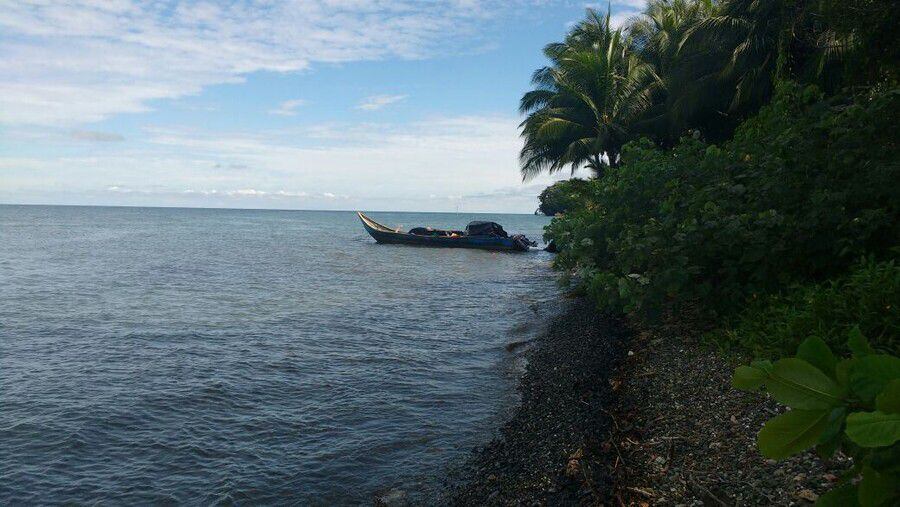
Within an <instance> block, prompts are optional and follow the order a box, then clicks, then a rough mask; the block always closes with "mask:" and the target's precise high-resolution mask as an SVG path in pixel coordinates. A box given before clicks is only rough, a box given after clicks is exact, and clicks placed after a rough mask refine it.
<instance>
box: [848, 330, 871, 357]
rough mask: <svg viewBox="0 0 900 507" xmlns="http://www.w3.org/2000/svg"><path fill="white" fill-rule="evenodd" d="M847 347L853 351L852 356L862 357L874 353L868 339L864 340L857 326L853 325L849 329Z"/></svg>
mask: <svg viewBox="0 0 900 507" xmlns="http://www.w3.org/2000/svg"><path fill="white" fill-rule="evenodd" d="M847 348H849V349H850V351H851V352H853V357H864V356H867V355H869V354H874V353H875V349H873V348H872V346H871V345H869V340H866V337H865V336H863V334H862V331H860V330H859V326H853V329H851V330H850V334H849V339H848V340H847Z"/></svg>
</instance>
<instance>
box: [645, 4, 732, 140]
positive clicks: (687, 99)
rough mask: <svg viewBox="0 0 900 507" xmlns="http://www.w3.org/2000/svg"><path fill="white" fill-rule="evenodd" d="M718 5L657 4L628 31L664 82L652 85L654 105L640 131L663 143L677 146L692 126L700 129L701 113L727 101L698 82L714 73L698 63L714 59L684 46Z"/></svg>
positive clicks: (712, 88) (713, 90) (648, 8)
mask: <svg viewBox="0 0 900 507" xmlns="http://www.w3.org/2000/svg"><path fill="white" fill-rule="evenodd" d="M716 6H717V4H715V3H713V1H712V0H651V1H650V2H648V4H647V7H646V9H645V10H644V12H643V13H641V15H639V16H637V17H635V18H633V19H632V20H631V22H630V23H629V25H628V27H627V31H628V34H629V35H630V36H631V40H632V44H633V45H634V51H635V53H637V54H638V55H639V56H640V58H641V59H642V60H643V61H645V62H647V63H648V64H650V65H652V66H653V68H654V71H655V74H656V76H658V78H659V79H658V80H656V81H655V82H654V83H650V84H649V85H650V86H652V87H653V97H652V101H653V104H652V106H651V107H650V108H649V109H648V110H647V111H646V112H645V114H644V116H643V118H641V119H640V120H639V121H638V122H636V125H635V128H636V129H637V130H638V131H640V132H641V133H644V134H646V135H649V136H651V137H653V138H654V139H656V140H657V142H658V143H660V144H663V145H668V144H671V143H674V142H675V141H677V140H678V137H679V136H680V135H681V134H683V133H684V132H685V131H686V130H687V129H688V128H696V127H698V126H699V125H698V124H697V123H698V122H697V121H696V116H697V114H696V112H697V110H698V109H705V110H709V109H711V108H712V109H715V108H716V106H718V105H719V104H717V102H721V101H720V100H719V101H717V100H715V99H716V95H717V93H716V90H715V88H714V87H710V86H707V85H706V83H704V82H703V81H702V80H698V78H702V76H703V74H706V73H708V70H706V69H703V70H702V71H701V69H699V68H698V65H697V63H698V62H696V60H698V59H700V58H702V59H707V60H708V59H709V54H708V52H704V53H703V54H699V55H698V54H696V53H692V52H690V51H688V50H683V48H682V47H681V44H682V41H683V40H684V38H685V36H686V35H687V34H688V33H689V32H690V31H691V30H692V29H693V28H694V27H695V26H697V24H698V23H700V22H701V21H703V20H704V19H706V18H707V17H709V16H711V15H712V14H713V13H714V12H715V10H716V8H717V7H716ZM719 60H720V61H721V58H720V59H719ZM709 63H710V62H707V66H710V65H709ZM719 95H720V94H719Z"/></svg>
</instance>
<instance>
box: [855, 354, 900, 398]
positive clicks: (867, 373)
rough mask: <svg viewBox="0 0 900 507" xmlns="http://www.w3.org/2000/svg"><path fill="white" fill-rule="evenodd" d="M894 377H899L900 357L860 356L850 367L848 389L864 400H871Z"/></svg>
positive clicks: (884, 355)
mask: <svg viewBox="0 0 900 507" xmlns="http://www.w3.org/2000/svg"><path fill="white" fill-rule="evenodd" d="M894 379H900V358H897V357H894V356H889V355H887V354H878V355H868V356H865V357H862V358H860V359H857V360H856V361H854V363H853V365H852V366H851V368H850V389H851V390H852V391H853V393H854V394H856V395H857V396H859V398H860V399H861V400H863V401H865V402H869V403H871V402H873V401H874V400H875V397H876V396H878V395H879V394H881V391H883V390H884V388H885V386H887V385H888V384H889V383H890V382H891V381H892V380H894Z"/></svg>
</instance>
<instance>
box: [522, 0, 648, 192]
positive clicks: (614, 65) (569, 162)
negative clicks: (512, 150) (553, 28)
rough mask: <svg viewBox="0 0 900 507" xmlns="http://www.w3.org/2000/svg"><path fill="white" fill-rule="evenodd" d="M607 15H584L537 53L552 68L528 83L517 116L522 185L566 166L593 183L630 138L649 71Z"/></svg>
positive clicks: (615, 162) (611, 165)
mask: <svg viewBox="0 0 900 507" xmlns="http://www.w3.org/2000/svg"><path fill="white" fill-rule="evenodd" d="M630 46H631V45H630V42H629V41H628V40H627V38H626V36H625V35H624V34H623V32H622V31H621V30H612V29H611V28H610V25H609V14H608V13H607V14H606V15H605V16H604V15H602V14H598V13H597V12H596V11H593V10H590V9H589V10H588V12H587V19H585V20H584V21H582V22H580V23H579V24H578V25H576V26H575V27H573V29H572V30H571V31H570V32H569V34H568V35H567V36H566V39H565V41H564V42H562V43H556V44H550V45H548V46H547V47H546V48H545V49H544V54H545V55H546V56H547V58H548V59H549V60H550V61H551V65H549V66H547V67H544V68H542V69H538V70H537V71H536V72H535V73H534V76H533V78H532V83H533V84H534V85H535V89H534V90H532V91H530V92H528V93H526V94H525V95H524V96H523V97H522V100H521V103H520V106H519V110H520V112H522V113H523V114H527V115H528V116H527V117H526V118H525V120H524V121H523V122H522V123H521V124H520V125H519V126H520V128H521V129H522V137H523V138H524V139H525V145H524V147H523V148H522V151H521V154H520V162H521V171H522V176H523V179H525V180H527V179H529V178H532V177H534V176H536V175H537V174H540V173H541V172H544V171H547V172H550V173H553V172H556V171H559V170H561V169H563V168H564V167H567V166H570V167H571V170H572V171H573V172H574V171H575V170H577V169H578V168H580V167H587V168H589V169H590V170H591V171H593V173H594V175H595V176H597V177H601V176H603V174H604V173H605V172H606V170H607V168H615V167H617V166H618V163H619V155H620V153H621V150H622V146H623V145H624V144H625V142H627V141H628V139H629V138H630V137H631V132H630V130H629V129H630V127H631V123H632V122H633V121H634V120H635V119H636V118H638V117H639V116H640V115H641V114H642V113H643V112H644V111H645V110H646V108H647V107H648V106H649V105H650V97H651V93H652V90H651V89H650V88H649V87H648V86H647V83H648V82H652V81H653V79H655V78H654V77H653V69H652V66H650V65H648V64H646V63H645V62H642V61H641V60H640V59H638V58H637V57H636V56H635V55H634V54H633V53H632V52H631V50H630Z"/></svg>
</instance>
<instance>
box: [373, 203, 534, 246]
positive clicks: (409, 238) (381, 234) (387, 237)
mask: <svg viewBox="0 0 900 507" xmlns="http://www.w3.org/2000/svg"><path fill="white" fill-rule="evenodd" d="M357 215H359V219H360V221H361V222H362V224H363V228H365V229H366V232H368V233H369V235H370V236H372V238H373V239H375V241H376V242H378V243H386V244H394V245H412V246H425V247H433V248H474V249H478V250H495V251H507V252H524V251H527V250H528V246H527V245H524V244H522V243H521V242H519V241H517V240H516V239H514V238H500V237H495V236H457V237H448V236H420V235H417V234H409V233H405V232H397V231H392V230H391V229H389V228H387V227H385V226H383V225H381V224H379V223H378V222H375V221H374V220H372V219H371V218H369V217H367V216H365V215H363V214H362V213H359V212H357Z"/></svg>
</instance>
